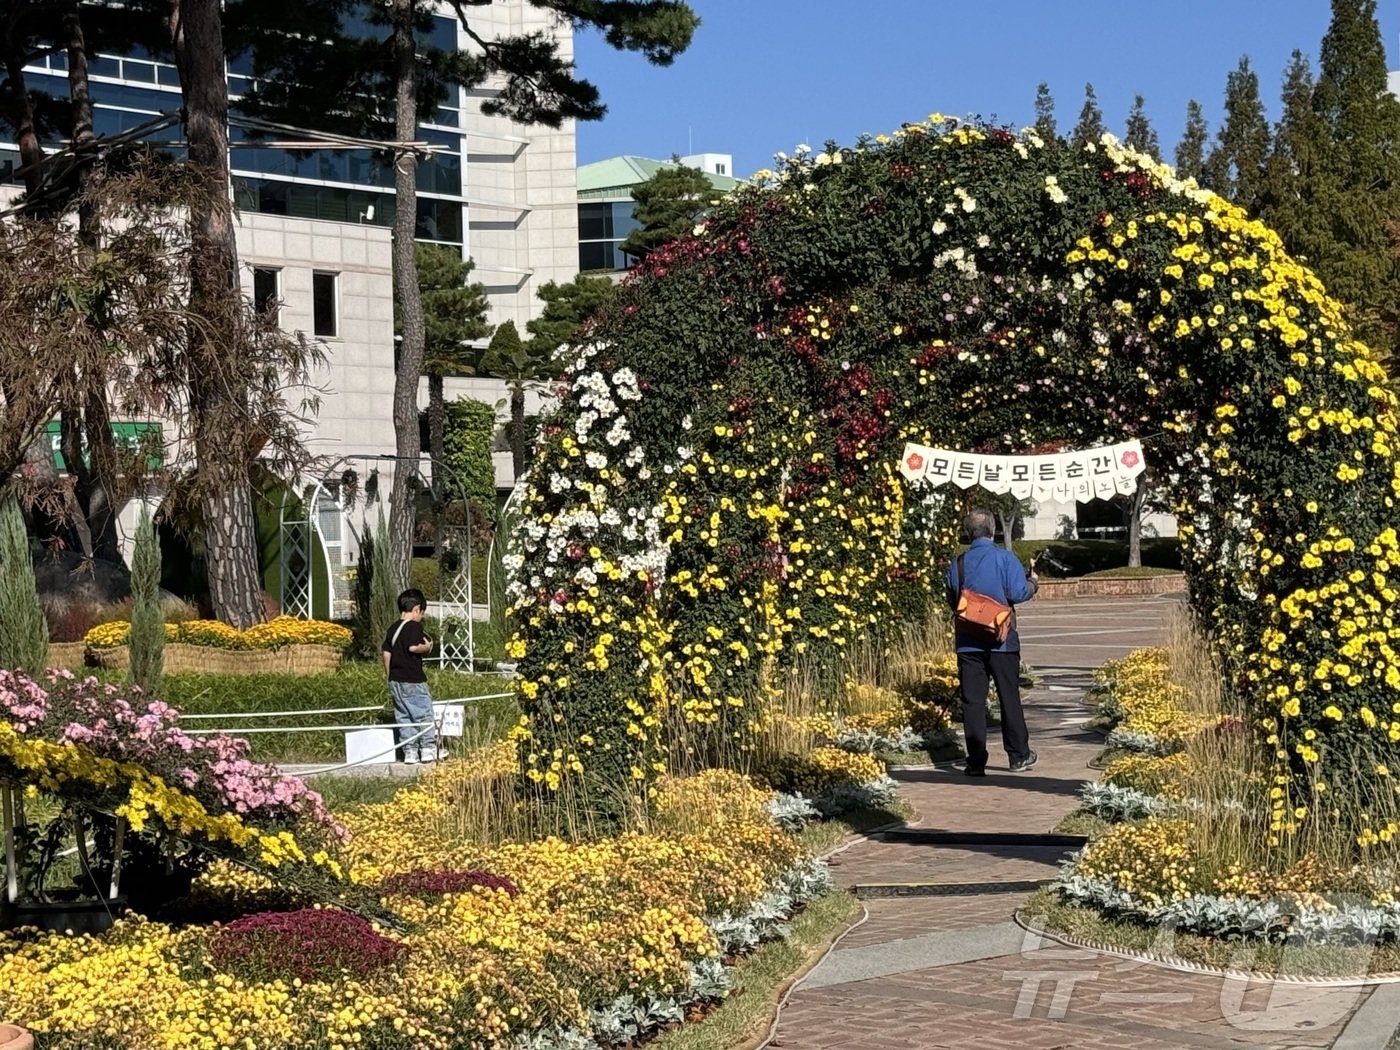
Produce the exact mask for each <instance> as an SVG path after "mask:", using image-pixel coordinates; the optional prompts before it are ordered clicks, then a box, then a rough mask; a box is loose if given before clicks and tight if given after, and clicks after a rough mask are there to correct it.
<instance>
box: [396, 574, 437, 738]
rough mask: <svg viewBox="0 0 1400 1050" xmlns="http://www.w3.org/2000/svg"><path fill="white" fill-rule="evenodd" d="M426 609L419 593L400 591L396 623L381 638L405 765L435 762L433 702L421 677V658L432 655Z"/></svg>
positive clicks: (422, 674)
mask: <svg viewBox="0 0 1400 1050" xmlns="http://www.w3.org/2000/svg"><path fill="white" fill-rule="evenodd" d="M427 607H428V602H427V599H426V598H424V597H423V592H422V591H420V590H418V589H417V588H410V589H409V590H406V591H404V592H403V593H402V594H400V595H399V622H398V623H397V624H395V625H394V626H393V627H391V628H389V633H388V634H387V635H385V637H384V669H385V670H386V671H388V672H389V692H390V693H391V694H393V697H394V722H395V724H396V725H397V726H398V738H399V746H400V747H402V748H403V760H404V763H405V764H406V765H413V764H415V763H417V762H418V761H420V760H421V761H423V762H434V761H436V760H437V758H438V749H437V733H436V727H435V726H434V725H433V698H432V696H431V695H430V694H429V693H428V676H427V675H425V674H424V673H423V657H424V655H425V654H427V653H430V652H432V651H433V640H432V639H431V638H429V637H427V636H426V635H425V634H424V633H423V613H424V612H425V611H426V609H427ZM419 734H421V735H419Z"/></svg>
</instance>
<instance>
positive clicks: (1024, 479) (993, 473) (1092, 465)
mask: <svg viewBox="0 0 1400 1050" xmlns="http://www.w3.org/2000/svg"><path fill="white" fill-rule="evenodd" d="M1144 469H1146V464H1144V463H1143V459H1142V443H1141V442H1139V441H1124V442H1121V443H1120V444H1117V445H1105V446H1103V447H1101V448H1091V449H1085V450H1084V451H1082V452H1052V453H1050V454H1048V455H1042V456H1000V455H991V454H987V453H981V452H954V451H952V450H950V449H946V448H928V447H927V446H925V445H915V444H908V445H905V446H904V458H903V460H902V461H901V462H900V464H899V470H900V473H901V474H903V475H904V477H905V479H906V480H908V481H909V482H910V484H913V485H929V486H935V485H948V484H952V485H956V486H957V487H958V488H962V489H970V488H974V487H980V488H983V489H986V490H987V491H988V492H991V493H995V494H996V495H1004V494H1006V493H1010V494H1011V495H1013V496H1017V497H1019V498H1021V499H1036V500H1059V501H1061V502H1063V503H1072V502H1078V503H1087V502H1089V501H1090V500H1093V499H1111V498H1112V497H1113V496H1128V495H1131V494H1132V493H1133V492H1134V491H1135V490H1136V489H1137V483H1138V482H1137V479H1138V475H1139V474H1141V473H1142V472H1143V470H1144Z"/></svg>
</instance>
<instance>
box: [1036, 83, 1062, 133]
mask: <svg viewBox="0 0 1400 1050" xmlns="http://www.w3.org/2000/svg"><path fill="white" fill-rule="evenodd" d="M1035 133H1036V134H1037V135H1039V136H1040V137H1041V139H1042V140H1043V141H1044V142H1045V144H1046V145H1047V146H1051V145H1054V144H1055V143H1057V142H1059V141H1060V132H1059V129H1058V128H1057V127H1056V125H1055V99H1054V98H1053V97H1052V96H1051V94H1050V85H1049V84H1047V83H1046V82H1045V81H1043V80H1042V81H1041V82H1040V83H1039V84H1038V85H1036V89H1035Z"/></svg>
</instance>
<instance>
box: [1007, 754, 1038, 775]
mask: <svg viewBox="0 0 1400 1050" xmlns="http://www.w3.org/2000/svg"><path fill="white" fill-rule="evenodd" d="M1038 758H1040V756H1039V755H1037V754H1036V753H1035V752H1034V751H1032V752H1030V753H1029V754H1027V755H1026V757H1025V758H1023V759H1021V761H1019V762H1012V763H1011V772H1013V773H1024V772H1025V771H1026V770H1028V769H1030V768H1031V767H1032V766H1033V765H1035V763H1036V759H1038Z"/></svg>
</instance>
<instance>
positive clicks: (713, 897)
mask: <svg viewBox="0 0 1400 1050" xmlns="http://www.w3.org/2000/svg"><path fill="white" fill-rule="evenodd" d="M463 765H464V763H452V764H449V765H447V766H445V767H443V768H441V769H439V770H435V771H434V772H433V773H431V774H428V775H427V776H425V777H424V778H423V779H422V780H421V781H420V782H419V783H418V784H417V785H416V786H414V787H412V788H409V789H407V790H405V791H403V792H401V793H400V794H399V795H398V796H396V797H395V798H394V799H393V800H392V801H390V802H388V803H386V804H383V805H378V806H371V807H367V808H365V809H363V810H361V811H359V812H358V813H355V814H353V815H350V816H349V817H347V819H346V822H347V824H348V825H349V826H350V828H351V829H352V832H353V837H352V838H351V839H350V841H349V843H348V844H347V845H346V847H345V849H344V853H343V857H344V859H345V860H346V861H347V863H348V864H349V871H350V878H351V880H353V881H354V882H355V883H356V884H357V885H362V886H365V887H373V888H376V892H378V893H380V894H382V900H383V903H384V904H385V905H386V906H387V907H388V908H389V909H391V910H392V912H393V913H394V914H395V915H397V916H399V917H401V918H402V919H403V920H404V921H405V924H406V928H405V930H404V931H402V932H400V931H396V930H392V929H387V928H376V927H374V926H372V925H371V924H369V923H366V922H364V921H363V920H360V919H357V918H355V917H354V916H350V915H347V914H346V913H343V912H338V911H324V912H321V911H315V910H311V911H307V910H300V911H292V912H288V913H284V914H263V915H254V916H251V917H249V918H244V919H239V920H238V921H236V922H232V923H230V924H229V925H227V926H223V927H219V926H198V927H188V928H183V929H177V928H173V927H171V926H168V925H165V924H161V923H154V922H145V921H142V920H139V919H131V920H127V921H123V922H121V923H119V924H118V925H117V927H116V928H115V929H114V930H113V931H112V932H111V933H110V934H109V935H107V936H104V937H102V938H97V939H94V938H89V937H79V938H74V937H62V936H30V935H24V934H11V935H8V936H6V937H5V938H4V939H0V1015H3V1016H6V1017H7V1018H9V1019H12V1020H15V1021H18V1022H19V1023H21V1024H24V1025H26V1026H28V1027H30V1028H31V1029H33V1030H34V1031H35V1032H37V1033H38V1034H39V1036H40V1039H41V1045H42V1046H43V1047H44V1048H45V1050H77V1048H80V1047H81V1048H90V1047H103V1048H104V1050H105V1048H113V1050H127V1048H130V1050H157V1048H162V1050H163V1048H170V1050H175V1048H180V1050H185V1048H214V1047H223V1046H240V1047H249V1048H268V1050H273V1048H276V1050H282V1048H286V1047H297V1048H302V1047H307V1048H313V1047H314V1048H321V1047H327V1048H330V1047H348V1046H352V1045H368V1046H374V1047H377V1048H385V1050H397V1048H404V1050H407V1048H410V1047H411V1048H443V1050H447V1048H459V1047H461V1048H465V1047H473V1048H475V1047H491V1046H506V1045H513V1046H530V1045H558V1044H559V1043H561V1042H562V1043H563V1044H564V1045H570V1046H578V1047H586V1046H590V1045H595V1044H602V1045H609V1044H613V1043H619V1042H623V1041H626V1040H627V1039H629V1038H630V1037H631V1035H633V1034H636V1033H637V1032H638V1026H639V1024H640V1029H641V1030H642V1031H644V1030H646V1029H647V1028H648V1027H649V1026H651V1027H655V1026H660V1025H662V1024H666V1023H670V1022H672V1021H679V1020H681V1019H682V1018H683V1017H684V1016H685V1012H686V1008H687V1007H688V1006H689V1005H690V1004H692V1003H694V1002H696V1001H704V1000H709V999H714V998H718V997H722V996H723V994H724V993H725V987H726V979H725V977H724V971H723V968H722V966H721V965H720V963H721V961H722V960H723V958H724V957H725V956H726V955H728V954H731V953H735V952H743V951H746V950H748V949H749V948H751V947H753V946H754V945H755V944H757V943H758V942H759V941H760V940H762V939H766V938H768V937H772V936H775V935H778V934H779V933H780V927H781V923H782V921H783V919H784V918H785V917H786V916H787V915H788V914H790V913H791V912H792V910H793V909H794V908H795V907H797V906H798V905H799V903H800V902H801V901H802V900H804V899H806V898H809V897H811V896H813V895H816V894H818V893H820V892H822V891H824V890H825V888H826V887H827V886H828V885H829V883H828V882H827V881H826V876H825V872H824V869H822V868H821V867H820V866H815V865H813V864H812V862H810V861H807V860H805V859H804V858H803V857H802V856H801V851H800V848H799V847H798V844H797V842H796V840H795V839H794V838H793V837H792V836H791V835H789V834H787V833H785V832H783V831H781V830H779V828H778V827H777V825H776V824H775V822H774V820H773V819H772V817H771V816H770V815H769V812H768V806H769V804H770V802H771V799H772V795H771V793H770V792H768V791H765V790H761V789H759V788H757V787H755V786H753V785H752V783H751V782H749V781H748V780H747V779H746V778H743V777H741V776H739V775H737V774H734V773H729V772H708V773H704V774H701V775H699V776H696V777H691V778H687V779H663V780H662V781H661V782H660V784H659V785H658V792H659V794H658V803H657V808H656V814H655V816H654V818H653V819H652V822H651V826H650V827H649V828H648V829H647V830H645V831H633V832H626V833H623V834H619V835H617V836H615V837H611V838H605V839H602V840H599V841H595V842H584V843H570V842H564V841H562V840H560V839H557V838H546V839H543V840H540V841H535V842H526V843H506V844H503V845H500V846H482V845H478V844H474V843H470V842H464V841H460V840H459V841H453V840H451V839H450V838H447V837H445V836H443V834H442V830H443V827H444V823H443V822H444V821H445V820H450V819H451V807H452V804H453V802H452V800H453V797H454V792H455V791H457V790H459V789H460V788H461V786H462V783H463V781H464V780H465V779H468V778H470V777H471V776H472V775H473V774H472V773H471V772H470V771H469V770H465V769H463V768H462V767H463ZM226 875H227V870H225V871H223V872H219V871H216V872H214V873H211V877H210V878H208V879H207V880H206V882H207V883H208V884H209V885H206V886H205V892H215V893H216V892H218V890H219V886H220V884H221V882H223V881H224V879H225V876H226ZM228 882H229V884H230V885H231V886H232V885H238V886H241V888H242V890H243V891H244V892H245V894H246V892H247V891H248V890H249V889H250V887H249V886H248V879H247V877H246V876H234V877H233V878H231V879H229V880H228ZM252 889H253V890H254V891H255V890H256V887H252ZM638 1018H641V1021H640V1022H639V1021H638Z"/></svg>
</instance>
